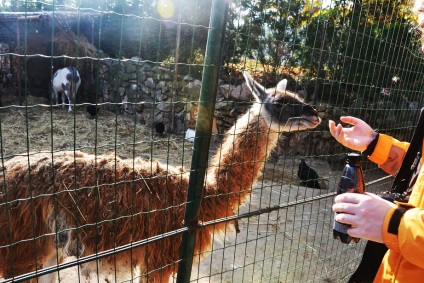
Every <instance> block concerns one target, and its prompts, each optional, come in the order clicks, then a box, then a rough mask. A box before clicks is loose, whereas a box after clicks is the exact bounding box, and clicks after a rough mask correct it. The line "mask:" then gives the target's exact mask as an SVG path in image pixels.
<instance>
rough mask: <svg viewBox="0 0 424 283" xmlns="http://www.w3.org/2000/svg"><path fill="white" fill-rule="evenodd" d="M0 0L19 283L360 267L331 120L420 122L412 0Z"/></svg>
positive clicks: (6, 178) (307, 276)
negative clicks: (343, 234) (342, 197)
mask: <svg viewBox="0 0 424 283" xmlns="http://www.w3.org/2000/svg"><path fill="white" fill-rule="evenodd" d="M0 5H1V8H2V12H1V13H0V75H1V79H2V82H1V87H0V103H1V106H0V134H1V135H0V150H1V162H2V164H1V165H2V170H1V183H2V189H1V191H0V278H2V279H0V282H1V280H3V281H5V282H22V281H26V280H34V281H42V280H43V281H42V282H56V281H58V282H77V281H79V282H98V281H107V282H133V281H138V282H168V281H169V282H174V281H176V282H192V281H193V282H346V281H347V278H348V277H349V275H350V274H351V273H352V272H353V271H354V270H355V268H356V266H357V264H358V263H359V260H360V257H361V255H362V250H363V248H364V243H365V241H364V240H361V241H360V242H359V243H358V244H350V245H345V244H341V243H340V242H339V241H337V240H334V239H333V235H332V225H333V212H332V210H331V206H332V204H333V198H334V196H335V192H336V189H337V184H338V180H339V176H340V174H341V171H342V169H343V166H344V160H345V155H346V153H347V150H346V149H345V148H343V147H342V146H341V145H339V144H337V142H336V141H335V140H334V139H333V138H332V137H331V135H330V133H329V131H328V126H327V125H328V121H329V120H330V119H331V120H334V121H336V122H339V119H340V116H343V115H353V116H356V117H359V118H361V119H363V120H365V121H367V122H368V123H369V124H370V125H372V126H373V127H374V128H378V130H379V131H380V132H384V133H388V134H391V135H393V136H394V137H396V138H398V139H400V140H405V141H408V140H409V139H410V138H411V135H412V131H413V130H414V125H415V122H416V120H417V117H418V116H417V115H418V112H419V111H418V109H420V108H422V107H423V101H422V95H421V94H422V83H421V81H420V77H421V74H422V73H423V69H422V68H423V64H422V57H421V55H420V54H419V47H418V46H419V43H418V41H417V39H416V38H415V37H414V36H413V34H412V33H411V32H410V29H411V27H413V26H415V23H416V19H415V18H414V16H413V15H412V14H411V12H410V7H411V5H412V4H411V3H410V2H409V1H362V2H361V3H359V2H346V1H323V2H314V1H311V2H304V1H296V0H289V1H280V0H267V1H247V0H234V1H231V2H229V1H224V0H222V1H221V0H211V1H203V0H154V1H146V0H133V1H128V0H126V1H120V0H92V1H67V0H62V1H1V2H0ZM70 67H74V68H75V69H76V70H78V72H76V71H74V70H73V69H72V68H70ZM60 69H62V70H63V72H64V73H63V74H64V75H63V76H60V75H59V74H57V73H56V71H57V70H60ZM243 71H247V73H248V74H250V76H251V77H253V79H254V81H253V79H252V80H250V78H251V77H250V76H249V75H246V74H244V73H243ZM283 79H286V84H287V86H286V89H287V90H288V91H289V92H290V93H293V94H287V95H285V96H284V97H283V96H282V95H281V92H277V91H276V90H275V89H273V88H275V87H277V88H280V89H283V88H284V87H282V84H283V83H282V80H283ZM54 80H56V83H55V82H54ZM79 80H80V82H81V84H80V86H79V87H77V86H78V85H79V83H78V82H79ZM258 83H259V84H260V85H258ZM280 83H281V84H280ZM262 86H263V87H265V88H268V89H272V90H270V91H268V92H264V91H263V88H262ZM251 90H253V94H252V91H251ZM55 91H56V92H58V93H59V94H60V95H58V101H56V100H55V99H54V98H53V95H52V94H53V93H54V92H55ZM254 93H256V96H255V94H254ZM62 94H63V95H62ZM268 96H270V97H268ZM264 99H265V100H264ZM266 99H268V100H266ZM57 102H58V103H57ZM271 102H272V103H271ZM304 103H306V104H304ZM287 105H291V106H289V107H287ZM299 105H301V106H302V107H298V106H299ZM308 105H310V106H308ZM68 106H72V109H69V108H68ZM311 107H313V108H314V109H316V112H315V110H312V108H311ZM68 109H69V110H72V111H68ZM296 111H301V112H296ZM302 111H303V112H302ZM305 111H306V112H305ZM280 112H281V113H284V114H281V115H280ZM273 113H274V114H275V113H277V115H276V116H275V115H274V116H273ZM299 113H300V114H299ZM316 113H318V115H319V117H320V119H321V123H320V124H319V125H317V120H314V119H317V118H315V114H316ZM290 115H291V116H290ZM299 115H308V116H309V117H311V118H310V119H311V120H310V122H311V123H312V124H310V125H307V126H305V128H300V126H299V125H298V124H293V123H295V122H296V117H298V116H299ZM278 123H280V124H278ZM234 125H236V126H234ZM298 130H302V131H298ZM302 161H305V162H306V164H307V165H306V166H308V167H311V168H312V169H314V170H315V171H316V172H317V174H318V177H317V180H313V181H312V182H307V181H305V180H301V179H300V176H301V173H302V170H301V167H300V164H301V162H302ZM303 168H305V166H303ZM363 168H364V172H365V180H366V183H367V190H368V191H371V192H378V191H385V190H387V189H389V188H390V185H391V182H392V178H391V177H388V176H387V175H386V174H385V173H384V172H383V171H381V169H379V168H378V167H377V166H376V165H375V164H373V163H371V162H369V161H367V160H366V158H365V157H364V160H363Z"/></svg>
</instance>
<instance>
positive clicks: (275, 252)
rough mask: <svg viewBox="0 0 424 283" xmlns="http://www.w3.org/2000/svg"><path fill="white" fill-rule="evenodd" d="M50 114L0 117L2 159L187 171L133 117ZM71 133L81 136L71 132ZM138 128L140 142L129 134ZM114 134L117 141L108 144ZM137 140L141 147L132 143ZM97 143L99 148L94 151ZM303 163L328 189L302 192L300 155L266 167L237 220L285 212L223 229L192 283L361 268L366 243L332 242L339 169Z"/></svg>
mask: <svg viewBox="0 0 424 283" xmlns="http://www.w3.org/2000/svg"><path fill="white" fill-rule="evenodd" d="M51 113H52V114H50V112H48V111H47V112H46V111H45V109H44V110H43V108H40V109H39V110H35V109H31V110H30V111H26V109H22V108H11V109H5V110H3V111H1V112H0V119H1V121H0V122H1V126H2V129H1V131H2V137H3V140H2V148H3V156H9V155H13V154H15V153H19V152H26V151H37V150H41V149H42V148H44V150H51V149H55V150H61V149H65V148H68V147H70V148H72V145H73V144H74V142H75V144H78V145H79V146H80V147H81V148H82V150H86V151H92V150H94V149H96V150H99V151H103V150H104V151H109V150H113V149H117V150H118V152H119V154H120V155H123V156H125V157H131V156H132V154H137V155H142V156H143V155H146V158H152V159H162V161H163V162H166V161H169V160H171V161H172V162H175V163H177V164H174V165H183V166H185V167H186V168H189V163H190V159H191V147H192V145H191V144H190V143H187V142H185V143H179V142H178V139H174V138H171V137H169V136H164V137H159V136H155V135H154V134H153V133H152V132H151V130H149V129H148V128H145V127H141V126H139V125H134V124H133V122H132V121H131V119H124V118H122V117H116V116H115V115H114V114H111V113H107V112H106V111H103V112H100V114H99V117H98V118H97V120H93V119H90V118H88V117H87V113H85V112H84V110H77V111H76V113H75V115H73V114H70V113H67V112H66V111H64V110H61V109H54V110H53V112H51ZM52 117H53V118H52ZM118 120H119V121H118ZM96 121H97V124H96ZM43 125H44V126H43ZM75 125H78V127H75ZM42 127H46V128H45V129H44V128H42ZM67 127H68V128H67ZM69 127H71V128H75V129H76V130H75V131H73V132H71V133H70V132H69ZM134 130H136V131H137V132H138V134H137V135H139V136H135V135H133V134H132V133H133V131H134ZM27 131H28V133H29V134H28V135H27V134H26V132H27ZM7 133H9V136H7ZM22 133H23V134H22ZM111 133H112V134H113V135H111ZM50 134H51V135H53V137H54V138H52V137H51V136H50ZM20 135H22V136H20ZM110 136H111V137H112V138H113V139H112V140H109V139H108V138H110ZM140 136H143V139H142V140H143V141H144V142H142V143H140V142H139V143H134V142H133V140H138V139H139V137H140ZM93 144H96V146H97V145H99V147H98V148H93ZM161 150H162V151H161ZM306 161H307V163H308V164H309V165H310V166H311V167H312V168H314V169H315V170H316V171H317V172H318V174H319V176H320V177H321V178H323V180H324V183H325V184H326V189H322V190H317V189H312V188H306V187H303V186H299V180H298V178H297V176H296V173H297V168H298V165H299V162H300V157H289V156H282V157H280V158H279V159H278V162H276V163H267V164H266V166H265V170H264V174H263V176H262V178H260V179H259V180H258V181H257V182H256V183H255V186H254V188H253V189H252V196H251V199H250V202H249V203H248V204H246V205H244V206H243V207H242V208H241V209H240V214H246V213H249V212H253V211H257V210H258V209H264V208H272V207H276V206H279V207H280V209H278V210H275V211H273V212H271V213H264V214H262V215H260V216H252V217H249V218H242V219H240V220H239V221H238V223H239V229H240V232H239V233H236V232H235V231H226V232H225V233H224V235H223V236H216V238H215V240H214V242H213V247H212V251H210V252H206V253H204V254H203V255H202V256H201V258H200V260H199V261H198V263H197V264H195V265H194V267H193V270H192V277H191V281H192V282H202V283H203V282H252V283H253V282H346V281H347V279H346V278H347V277H348V276H349V274H350V273H352V272H353V270H354V268H355V267H356V265H357V264H358V261H359V259H360V256H361V252H362V249H363V247H364V244H365V241H363V240H362V241H360V242H359V243H358V244H350V245H345V244H341V243H340V242H338V241H336V240H334V239H333V237H332V223H333V213H332V211H331V206H332V203H333V198H334V192H335V190H336V185H337V182H338V180H339V176H340V174H341V170H342V168H332V167H330V165H329V164H328V162H327V161H325V160H324V159H318V158H307V160H306ZM365 172H366V173H365V179H366V182H370V181H372V180H375V179H378V178H380V177H382V176H384V174H382V173H381V171H379V169H375V168H371V167H370V169H366V171H365ZM381 183H382V184H383V185H384V184H385V183H384V182H381ZM370 189H371V186H370ZM373 190H378V183H376V184H373ZM198 257H199V255H198V256H197V258H198ZM66 260H67V261H69V260H72V258H69V259H66ZM75 271H76V269H75V268H72V269H69V270H63V271H61V272H60V278H61V280H60V282H66V283H71V282H76V281H75V280H76V279H75V276H74V275H75ZM80 279H82V278H80ZM172 281H174V282H175V281H176V279H175V278H174V279H173V280H172ZM80 282H85V281H84V280H80ZM96 282H97V281H96Z"/></svg>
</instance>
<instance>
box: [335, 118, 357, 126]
mask: <svg viewBox="0 0 424 283" xmlns="http://www.w3.org/2000/svg"><path fill="white" fill-rule="evenodd" d="M340 121H342V122H343V123H346V124H350V125H353V126H355V125H357V124H359V123H361V122H363V121H362V120H361V119H359V118H356V117H353V116H341V117H340Z"/></svg>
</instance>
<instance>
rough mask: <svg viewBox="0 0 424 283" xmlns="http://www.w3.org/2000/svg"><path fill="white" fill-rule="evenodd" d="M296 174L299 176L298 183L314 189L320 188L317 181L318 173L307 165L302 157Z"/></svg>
mask: <svg viewBox="0 0 424 283" xmlns="http://www.w3.org/2000/svg"><path fill="white" fill-rule="evenodd" d="M297 176H298V177H299V178H300V184H301V185H302V186H306V187H309V188H314V189H321V187H320V185H319V183H318V179H319V177H318V173H317V172H316V171H315V170H314V169H312V168H311V167H309V166H308V165H307V164H306V162H305V159H302V160H301V161H300V164H299V170H297Z"/></svg>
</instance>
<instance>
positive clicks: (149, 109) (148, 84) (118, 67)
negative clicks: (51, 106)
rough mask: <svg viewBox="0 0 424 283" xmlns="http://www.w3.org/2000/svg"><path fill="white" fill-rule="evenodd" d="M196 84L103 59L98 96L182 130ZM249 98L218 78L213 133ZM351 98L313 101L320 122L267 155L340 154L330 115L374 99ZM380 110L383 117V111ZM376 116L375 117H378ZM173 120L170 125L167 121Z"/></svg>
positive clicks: (190, 120)
mask: <svg viewBox="0 0 424 283" xmlns="http://www.w3.org/2000/svg"><path fill="white" fill-rule="evenodd" d="M200 88H201V81H200V80H198V79H195V78H193V77H191V76H190V75H184V76H182V75H180V76H178V82H177V84H175V83H174V74H173V70H172V69H170V68H166V67H163V66H158V65H155V64H152V63H148V62H141V60H140V59H139V58H132V59H130V60H125V61H114V60H105V61H103V65H102V69H101V91H102V97H101V100H102V101H99V102H112V103H110V104H109V105H110V107H111V109H112V110H115V111H120V112H121V113H123V114H124V115H127V116H130V117H133V118H135V119H136V120H137V122H139V123H142V124H145V125H146V126H148V127H153V128H155V126H156V125H158V124H160V125H161V127H157V128H156V129H163V130H164V131H165V132H167V133H170V132H173V133H174V134H178V135H184V133H185V131H186V130H187V129H188V128H191V129H194V128H195V125H196V118H197V111H198V105H197V102H198V99H199V95H200ZM251 100H252V95H251V93H250V91H249V90H248V88H247V87H246V86H245V84H244V83H241V84H238V85H232V84H229V83H226V82H224V81H220V83H219V87H218V93H217V96H216V105H215V112H214V116H215V117H214V124H213V134H214V135H217V136H218V139H219V138H222V134H224V133H225V131H226V130H227V129H228V128H229V127H231V126H232V125H233V124H234V122H235V121H236V119H237V118H238V117H239V116H240V115H241V114H243V113H245V112H246V111H247V109H248V108H249V107H250V106H251V103H252V102H251ZM113 102H115V103H116V105H115V104H113ZM353 103H354V104H355V105H353V106H355V107H347V108H346V109H345V110H343V109H341V108H338V107H334V106H330V105H327V104H319V105H317V106H315V107H316V108H317V110H318V112H319V114H320V117H321V118H322V120H323V121H322V123H321V125H320V126H319V127H318V128H317V129H315V130H313V131H307V132H296V133H284V134H282V135H281V139H280V142H279V146H278V147H277V149H276V150H275V152H274V153H273V154H272V156H271V158H278V157H279V156H282V155H293V156H295V155H300V156H318V157H323V158H327V157H328V158H331V159H332V160H337V159H338V158H340V159H343V160H344V154H343V153H344V152H346V149H344V148H343V147H342V146H341V145H339V144H338V143H337V142H335V140H334V139H333V138H332V137H331V135H330V133H329V131H328V120H329V119H332V120H335V121H336V122H338V119H339V117H340V116H342V115H355V116H358V115H359V116H358V117H361V116H360V114H361V113H356V112H355V111H356V110H357V109H366V108H367V107H368V108H369V109H371V110H372V109H373V106H372V105H367V106H366V107H357V105H356V104H358V103H360V101H354V102H353ZM379 103H380V102H377V104H376V107H377V108H376V111H382V110H381V109H380V108H378V107H380V106H381V105H380V104H381V103H380V104H379ZM386 107H387V106H386ZM383 110H384V109H383ZM172 113H174V115H172ZM370 113H374V112H370ZM385 113H391V112H390V111H389V112H387V111H385ZM393 113H394V112H393ZM403 113H404V112H403ZM371 115H375V113H374V114H371ZM393 115H395V114H393ZM393 115H392V116H393ZM380 116H381V118H383V116H384V115H380ZM389 116H390V115H388V116H387V115H385V116H384V119H382V120H381V123H383V122H387V121H392V120H396V119H397V117H395V116H393V117H391V116H390V117H389ZM172 120H173V121H172ZM397 120H402V121H405V119H397ZM373 121H374V120H373ZM375 121H376V122H377V123H379V122H378V121H379V120H375ZM172 122H173V123H174V127H171V124H172ZM409 123H410V122H409ZM376 126H377V127H378V126H379V125H376Z"/></svg>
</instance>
